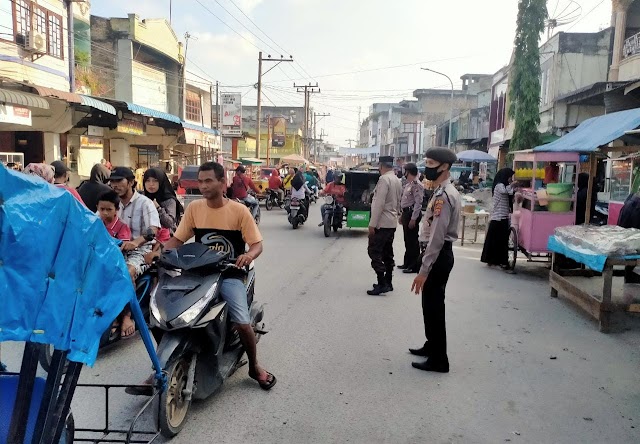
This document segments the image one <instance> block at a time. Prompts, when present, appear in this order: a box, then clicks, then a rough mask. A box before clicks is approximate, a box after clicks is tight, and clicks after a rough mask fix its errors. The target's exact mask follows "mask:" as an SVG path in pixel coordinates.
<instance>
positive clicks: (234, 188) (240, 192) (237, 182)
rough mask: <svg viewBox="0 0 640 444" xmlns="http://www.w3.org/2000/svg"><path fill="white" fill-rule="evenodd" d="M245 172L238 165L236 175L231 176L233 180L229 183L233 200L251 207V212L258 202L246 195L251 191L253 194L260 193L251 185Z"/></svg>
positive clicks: (243, 168) (251, 182)
mask: <svg viewBox="0 0 640 444" xmlns="http://www.w3.org/2000/svg"><path fill="white" fill-rule="evenodd" d="M246 172H247V170H246V169H245V167H243V166H242V165H238V167H237V168H236V175H235V176H233V180H232V181H231V193H232V197H233V198H234V199H240V200H241V201H243V202H244V203H246V204H248V205H250V206H251V209H252V210H253V209H254V208H255V207H256V206H257V205H258V201H257V200H256V198H255V197H253V196H251V195H250V194H249V193H248V190H249V189H251V190H253V192H255V193H258V194H259V193H260V190H259V189H258V187H256V185H255V184H254V183H253V181H252V180H251V178H250V177H248V176H247V175H245V173H246Z"/></svg>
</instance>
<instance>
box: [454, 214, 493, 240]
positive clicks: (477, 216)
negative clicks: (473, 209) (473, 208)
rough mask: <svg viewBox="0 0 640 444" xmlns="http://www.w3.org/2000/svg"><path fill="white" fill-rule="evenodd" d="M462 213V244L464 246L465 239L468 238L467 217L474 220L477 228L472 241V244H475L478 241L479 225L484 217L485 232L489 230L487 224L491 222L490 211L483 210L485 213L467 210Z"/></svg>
mask: <svg viewBox="0 0 640 444" xmlns="http://www.w3.org/2000/svg"><path fill="white" fill-rule="evenodd" d="M460 215H461V216H462V236H461V237H460V244H461V245H462V246H464V241H465V240H466V238H465V227H466V225H467V218H469V219H471V220H473V221H474V222H475V223H474V226H473V228H475V231H474V234H473V241H471V243H472V244H475V243H476V242H477V241H478V225H480V220H481V219H482V221H483V222H484V231H485V234H486V232H487V224H488V223H489V215H490V214H489V213H487V212H483V213H466V212H464V211H463V212H461V213H460Z"/></svg>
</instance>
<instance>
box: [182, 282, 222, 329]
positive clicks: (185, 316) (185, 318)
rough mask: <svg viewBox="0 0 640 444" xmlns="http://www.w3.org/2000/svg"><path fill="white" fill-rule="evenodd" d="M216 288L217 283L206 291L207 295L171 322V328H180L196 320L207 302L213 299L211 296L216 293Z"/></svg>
mask: <svg viewBox="0 0 640 444" xmlns="http://www.w3.org/2000/svg"><path fill="white" fill-rule="evenodd" d="M216 288H218V283H217V282H216V283H215V284H214V285H213V286H212V287H211V288H210V289H209V290H208V291H207V294H205V295H204V296H203V297H202V298H200V299H199V300H198V302H196V303H195V304H193V305H192V306H191V307H189V309H187V311H185V312H184V313H182V314H181V315H180V316H178V317H177V318H176V319H174V320H173V321H171V326H172V327H173V328H182V327H186V326H188V325H189V324H191V322H193V320H194V319H196V318H197V317H198V315H199V314H200V313H202V310H204V309H205V307H206V306H207V305H209V302H211V299H213V296H214V295H215V293H216Z"/></svg>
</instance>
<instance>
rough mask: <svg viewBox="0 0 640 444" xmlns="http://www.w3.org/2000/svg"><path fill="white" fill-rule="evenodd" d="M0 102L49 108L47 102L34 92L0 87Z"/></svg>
mask: <svg viewBox="0 0 640 444" xmlns="http://www.w3.org/2000/svg"><path fill="white" fill-rule="evenodd" d="M0 103H9V104H11V105H22V106H27V107H31V108H40V109H50V108H51V107H50V106H49V102H47V101H46V100H45V99H43V98H42V97H40V96H37V95H35V94H29V93H25V92H22V91H15V90H12V89H2V88H0Z"/></svg>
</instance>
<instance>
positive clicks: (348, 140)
mask: <svg viewBox="0 0 640 444" xmlns="http://www.w3.org/2000/svg"><path fill="white" fill-rule="evenodd" d="M345 142H347V143H349V148H352V146H351V143H352V142H357V140H353V139H347V140H345Z"/></svg>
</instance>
